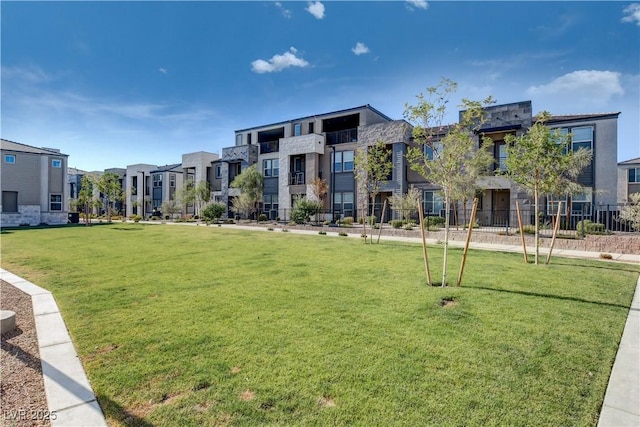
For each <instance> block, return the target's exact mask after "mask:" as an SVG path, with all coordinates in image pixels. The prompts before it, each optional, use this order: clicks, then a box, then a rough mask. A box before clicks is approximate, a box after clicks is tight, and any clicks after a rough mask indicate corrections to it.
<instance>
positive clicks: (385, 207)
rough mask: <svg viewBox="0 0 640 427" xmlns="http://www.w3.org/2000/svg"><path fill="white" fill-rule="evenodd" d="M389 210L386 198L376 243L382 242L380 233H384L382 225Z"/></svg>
mask: <svg viewBox="0 0 640 427" xmlns="http://www.w3.org/2000/svg"><path fill="white" fill-rule="evenodd" d="M386 211H387V199H384V204H383V205H382V215H381V216H380V228H379V229H378V240H377V241H376V243H380V235H381V234H382V225H383V224H384V214H385V213H386Z"/></svg>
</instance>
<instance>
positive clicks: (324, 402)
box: [318, 396, 336, 408]
mask: <svg viewBox="0 0 640 427" xmlns="http://www.w3.org/2000/svg"><path fill="white" fill-rule="evenodd" d="M318 405H319V406H320V407H321V408H335V406H336V401H335V400H333V399H332V398H331V397H328V396H322V397H321V398H319V399H318Z"/></svg>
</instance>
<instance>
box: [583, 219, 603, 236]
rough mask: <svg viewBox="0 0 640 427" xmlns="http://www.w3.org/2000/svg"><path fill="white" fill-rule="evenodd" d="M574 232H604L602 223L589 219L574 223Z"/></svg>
mask: <svg viewBox="0 0 640 427" xmlns="http://www.w3.org/2000/svg"><path fill="white" fill-rule="evenodd" d="M576 232H577V233H578V234H579V235H583V234H604V233H605V228H604V224H600V223H598V222H593V221H591V220H589V219H584V220H582V221H580V222H578V224H577V225H576Z"/></svg>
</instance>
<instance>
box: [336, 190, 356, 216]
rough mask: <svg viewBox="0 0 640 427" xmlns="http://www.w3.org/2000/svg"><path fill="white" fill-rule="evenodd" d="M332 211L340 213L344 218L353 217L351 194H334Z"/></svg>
mask: <svg viewBox="0 0 640 427" xmlns="http://www.w3.org/2000/svg"><path fill="white" fill-rule="evenodd" d="M333 210H334V211H339V212H342V213H343V214H344V215H345V216H353V193H352V192H345V193H335V194H334V195H333Z"/></svg>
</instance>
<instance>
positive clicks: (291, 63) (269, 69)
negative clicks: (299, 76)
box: [251, 47, 309, 74]
mask: <svg viewBox="0 0 640 427" xmlns="http://www.w3.org/2000/svg"><path fill="white" fill-rule="evenodd" d="M297 53H298V50H297V49H296V48H295V47H291V48H289V51H287V52H285V53H283V54H282V55H273V56H272V57H271V59H269V60H268V61H265V60H264V59H256V60H255V61H253V62H252V63H251V71H253V72H254V73H258V74H263V73H273V72H278V71H282V70H284V69H285V68H289V67H300V68H304V67H307V66H308V65H309V63H308V62H307V61H305V60H304V59H302V58H298V57H297V56H296V54H297Z"/></svg>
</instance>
